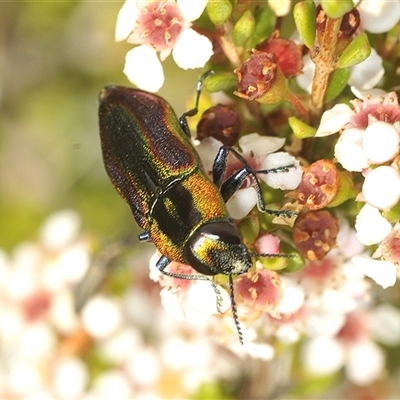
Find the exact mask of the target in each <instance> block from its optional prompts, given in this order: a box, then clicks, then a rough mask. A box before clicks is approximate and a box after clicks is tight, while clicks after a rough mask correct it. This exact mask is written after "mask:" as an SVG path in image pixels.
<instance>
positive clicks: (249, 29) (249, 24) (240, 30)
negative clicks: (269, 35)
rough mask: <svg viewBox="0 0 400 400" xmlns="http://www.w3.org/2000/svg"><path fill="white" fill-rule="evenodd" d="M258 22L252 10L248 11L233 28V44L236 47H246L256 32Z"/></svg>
mask: <svg viewBox="0 0 400 400" xmlns="http://www.w3.org/2000/svg"><path fill="white" fill-rule="evenodd" d="M255 24H256V21H255V19H254V16H253V14H252V12H251V11H250V10H247V11H246V12H245V13H244V14H243V15H242V16H241V17H240V18H239V21H238V22H236V24H235V26H234V28H233V42H234V43H235V45H236V46H244V44H245V43H246V42H247V40H248V39H249V38H250V36H251V35H252V34H253V32H254V28H255Z"/></svg>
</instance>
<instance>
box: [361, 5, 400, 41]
mask: <svg viewBox="0 0 400 400" xmlns="http://www.w3.org/2000/svg"><path fill="white" fill-rule="evenodd" d="M358 10H359V11H360V15H361V25H362V27H363V28H364V29H365V30H367V31H368V32H371V33H383V32H387V31H389V30H390V29H392V28H393V27H394V26H395V25H396V24H397V22H398V21H399V19H400V2H398V1H392V0H386V1H385V0H379V1H378V0H363V1H362V2H361V4H360V5H359V6H358Z"/></svg>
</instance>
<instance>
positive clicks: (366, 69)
mask: <svg viewBox="0 0 400 400" xmlns="http://www.w3.org/2000/svg"><path fill="white" fill-rule="evenodd" d="M384 74H385V70H384V68H383V61H382V58H381V56H380V55H379V54H378V53H377V52H376V50H375V49H373V48H372V49H371V54H370V55H369V56H368V57H367V58H366V59H365V60H364V61H362V62H361V63H359V64H356V65H354V66H353V67H352V68H351V73H350V78H349V81H348V84H349V85H351V86H355V87H357V88H358V89H361V90H369V89H372V88H373V87H375V86H376V85H377V84H378V83H379V81H380V80H381V79H382V77H383V75H384Z"/></svg>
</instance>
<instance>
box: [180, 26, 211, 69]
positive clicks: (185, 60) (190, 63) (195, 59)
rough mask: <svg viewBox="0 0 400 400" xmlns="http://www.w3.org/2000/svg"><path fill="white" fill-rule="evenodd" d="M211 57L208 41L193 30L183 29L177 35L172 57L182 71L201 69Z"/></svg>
mask: <svg viewBox="0 0 400 400" xmlns="http://www.w3.org/2000/svg"><path fill="white" fill-rule="evenodd" d="M212 55H213V49H212V43H211V42H210V40H209V39H208V38H207V37H205V36H203V35H200V34H199V33H197V32H196V31H194V30H193V29H190V28H189V29H185V30H184V31H182V33H181V34H180V35H179V38H178V40H177V41H176V43H175V46H174V48H173V50H172V56H173V58H174V60H175V62H176V64H177V65H178V67H180V68H182V69H193V68H203V67H204V65H205V64H206V62H207V61H208V60H209V59H210V57H211V56H212Z"/></svg>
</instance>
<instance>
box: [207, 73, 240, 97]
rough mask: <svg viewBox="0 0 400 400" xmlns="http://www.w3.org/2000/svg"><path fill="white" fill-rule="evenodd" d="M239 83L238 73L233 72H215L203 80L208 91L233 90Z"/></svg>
mask: <svg viewBox="0 0 400 400" xmlns="http://www.w3.org/2000/svg"><path fill="white" fill-rule="evenodd" d="M236 85H237V78H236V75H235V74H233V73H232V72H223V73H215V74H214V75H211V76H208V77H207V79H205V81H204V82H203V87H204V89H205V90H207V92H212V93H213V92H219V91H221V90H232V89H233V88H234V87H235V86H236Z"/></svg>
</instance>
